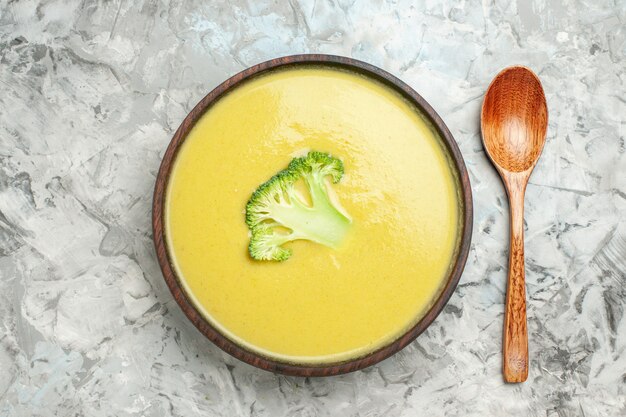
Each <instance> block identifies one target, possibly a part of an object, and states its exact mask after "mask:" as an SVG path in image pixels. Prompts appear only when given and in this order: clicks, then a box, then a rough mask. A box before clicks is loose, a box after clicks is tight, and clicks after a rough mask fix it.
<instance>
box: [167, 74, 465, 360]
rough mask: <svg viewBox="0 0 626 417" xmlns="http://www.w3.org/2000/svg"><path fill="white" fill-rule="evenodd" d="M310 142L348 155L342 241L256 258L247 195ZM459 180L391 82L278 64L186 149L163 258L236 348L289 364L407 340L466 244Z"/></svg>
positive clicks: (198, 128) (175, 171)
mask: <svg viewBox="0 0 626 417" xmlns="http://www.w3.org/2000/svg"><path fill="white" fill-rule="evenodd" d="M308 150H317V151H322V152H328V153H330V154H332V155H333V156H335V157H337V158H340V159H342V160H343V162H344V166H345V175H344V177H343V178H342V180H341V181H340V182H339V183H338V184H335V185H333V189H334V192H335V194H336V196H337V198H338V199H339V201H340V202H341V206H342V207H343V208H344V209H345V211H346V212H347V213H348V214H349V215H350V217H351V218H352V222H353V224H352V226H351V229H350V231H349V235H348V238H347V239H346V241H345V243H344V244H343V246H342V247H340V248H339V249H330V248H328V247H325V246H323V245H319V244H316V243H313V242H309V241H303V240H299V241H295V242H292V243H288V244H286V247H289V248H291V249H292V250H293V255H292V256H291V258H289V259H288V260H286V261H284V262H272V261H255V260H252V259H251V258H250V257H249V255H248V252H247V245H248V241H249V235H248V228H247V226H246V224H245V221H244V211H245V205H246V202H247V201H248V199H249V198H250V195H251V194H252V192H253V191H254V190H255V189H256V188H257V187H258V186H259V185H260V184H262V183H263V182H265V181H266V180H268V179H269V178H270V177H271V176H272V175H274V174H276V173H277V172H278V171H280V170H282V169H284V168H285V167H286V166H287V164H288V163H289V162H290V161H291V159H292V158H293V157H295V156H301V155H305V154H306V152H307V151H308ZM457 182H458V180H457V179H456V177H455V174H454V170H453V169H452V168H451V165H450V162H449V157H448V156H447V153H446V152H445V151H444V149H443V145H442V144H441V142H440V140H439V139H438V138H437V136H436V133H435V132H434V130H433V128H432V127H431V126H430V124H429V123H428V122H427V121H425V120H424V119H423V117H422V116H421V115H420V113H419V112H418V111H417V110H416V109H415V108H414V107H413V106H412V105H411V104H410V103H408V102H407V101H405V100H404V99H403V98H402V97H401V96H400V95H399V94H398V93H397V92H395V91H394V90H392V89H391V88H389V87H387V86H385V85H383V84H382V83H380V82H378V81H375V80H373V79H371V78H368V77H366V76H363V75H359V74H356V73H352V72H349V71H343V70H338V69H333V68H330V67H328V68H325V67H314V66H305V67H299V68H291V69H285V70H280V71H273V72H270V73H269V74H267V75H263V76H259V77H257V78H254V79H253V80H251V81H248V82H246V83H245V84H243V85H241V86H239V87H237V88H236V89H235V90H233V91H232V92H231V93H229V94H228V95H226V96H225V97H223V98H222V99H220V100H219V101H218V102H217V103H216V104H215V105H214V106H213V107H212V108H211V109H209V110H208V111H207V112H206V114H205V115H204V116H202V118H201V119H200V120H199V121H198V123H197V124H196V125H195V127H194V128H193V130H192V131H191V132H190V134H189V136H188V137H187V139H186V140H185V142H184V144H183V146H182V147H181V149H180V151H179V153H178V155H177V157H176V160H175V163H174V166H173V168H172V175H171V178H170V183H169V185H168V190H167V202H166V208H165V220H166V230H165V232H166V236H167V245H168V250H169V255H170V258H171V260H172V263H173V264H174V267H175V270H176V271H177V274H178V276H179V277H180V278H181V281H182V284H183V286H184V288H185V291H186V292H187V294H188V295H189V296H190V298H191V299H192V300H193V302H194V304H195V305H196V307H197V308H198V309H199V310H200V311H201V312H202V313H203V315H204V316H205V317H206V319H207V320H209V321H210V322H211V323H212V324H213V325H214V326H215V327H216V328H218V329H219V330H220V332H222V334H224V335H225V336H227V337H229V338H230V339H231V340H233V341H235V342H236V343H239V344H240V345H243V346H244V347H246V348H247V349H249V350H252V351H255V352H258V353H261V354H263V355H265V356H268V357H271V358H273V359H276V360H280V361H286V362H296V363H328V362H336V361H340V360H347V359H351V358H355V357H358V356H362V355H364V354H367V353H369V352H371V351H373V350H375V349H377V348H379V347H381V346H383V345H385V344H387V343H389V342H391V341H392V340H394V339H396V338H397V337H399V336H401V335H402V333H403V332H405V331H406V330H407V329H408V328H409V327H411V326H412V325H414V324H415V323H416V322H417V321H418V320H419V319H420V318H421V317H422V316H423V314H425V313H426V311H427V309H428V308H429V307H430V306H431V305H432V303H433V301H434V299H435V298H436V297H437V296H438V295H439V292H440V291H441V289H442V287H443V285H444V283H445V279H446V277H447V274H448V273H449V269H450V264H451V260H452V257H453V256H454V253H455V250H456V249H457V247H458V230H459V211H460V210H459V198H458V197H457V191H456V190H457V187H456V184H457Z"/></svg>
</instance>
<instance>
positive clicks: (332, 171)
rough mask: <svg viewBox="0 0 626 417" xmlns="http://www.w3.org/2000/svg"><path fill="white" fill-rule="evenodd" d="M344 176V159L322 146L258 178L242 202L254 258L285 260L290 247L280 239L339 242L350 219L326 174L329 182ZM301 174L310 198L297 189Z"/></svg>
mask: <svg viewBox="0 0 626 417" xmlns="http://www.w3.org/2000/svg"><path fill="white" fill-rule="evenodd" d="M342 176H343V163H342V162H341V161H340V160H339V159H337V158H334V157H333V156H331V155H329V154H326V153H322V152H309V153H308V155H307V156H305V157H301V158H294V159H293V160H292V161H291V163H290V164H289V166H288V167H287V168H286V169H284V170H282V171H280V172H279V173H278V174H276V175H274V176H273V177H272V178H270V180H269V181H267V182H266V183H264V184H262V185H261V186H260V187H259V188H257V190H256V191H255V192H254V193H253V194H252V197H250V201H248V204H247V205H246V223H247V224H248V227H249V228H250V231H251V237H250V245H249V246H248V251H249V252H250V256H251V257H252V258H253V259H257V260H271V261H284V260H286V259H288V258H289V257H290V256H291V250H290V249H287V248H283V247H282V245H283V244H284V243H287V242H291V241H293V240H297V239H306V240H310V241H313V242H317V243H321V244H322V245H326V246H328V247H331V248H337V247H338V246H339V245H340V244H341V242H342V241H343V239H344V238H345V236H346V233H347V232H348V229H349V228H350V224H351V223H352V220H351V219H350V218H349V217H347V216H346V214H344V213H342V212H341V211H340V210H339V209H338V208H337V207H336V206H335V204H334V203H333V201H332V199H331V198H330V196H329V194H328V193H329V190H328V184H327V182H326V177H329V178H330V180H331V182H332V183H333V184H336V183H338V182H339V181H340V180H341V177H342ZM299 180H303V181H304V183H305V184H306V188H307V189H308V191H309V195H310V204H309V203H308V202H306V201H304V200H303V198H302V196H300V195H299V193H298V191H297V190H296V183H297V182H298V181H299Z"/></svg>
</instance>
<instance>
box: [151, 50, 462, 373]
mask: <svg viewBox="0 0 626 417" xmlns="http://www.w3.org/2000/svg"><path fill="white" fill-rule="evenodd" d="M299 65H324V66H335V67H340V68H348V69H350V70H352V71H355V72H358V73H361V74H364V75H366V76H369V77H371V78H374V79H376V80H378V81H380V82H382V83H383V84H385V85H386V86H388V87H390V88H392V89H394V90H395V91H397V92H399V93H400V94H401V95H402V96H403V97H405V99H407V100H408V101H409V102H411V103H412V104H413V105H415V106H416V107H417V108H418V110H419V111H421V112H422V113H423V115H425V116H426V117H427V119H428V120H429V121H430V123H431V124H432V126H433V127H434V128H435V130H436V131H437V133H438V134H439V136H440V138H441V139H442V142H443V143H444V144H445V145H446V148H447V151H448V154H449V156H450V157H451V159H452V162H453V165H454V168H455V169H456V171H457V175H458V180H459V183H460V190H457V192H458V191H460V192H461V196H460V198H459V200H460V201H462V203H463V207H462V210H463V213H462V215H461V216H460V219H461V222H460V227H462V231H461V234H460V236H461V238H460V245H459V249H458V252H457V254H456V258H455V260H454V266H453V267H452V269H451V270H450V272H449V275H448V278H447V281H446V284H445V286H444V288H443V290H441V292H440V294H439V296H438V297H437V299H436V300H435V302H434V303H433V304H432V305H431V307H430V308H429V310H428V312H427V313H426V314H425V315H424V316H423V317H422V318H421V319H420V320H419V321H418V322H417V323H415V324H414V325H413V326H412V327H411V328H410V329H408V330H407V331H406V332H405V333H404V334H403V335H402V336H400V337H399V338H397V339H395V340H394V341H393V342H391V343H388V344H386V345H385V346H383V347H381V348H379V349H377V350H375V351H374V352H371V353H369V354H366V355H365V356H361V357H358V358H354V359H350V360H347V361H343V362H338V363H328V364H296V363H287V362H281V361H278V360H275V359H271V358H268V357H264V356H262V355H260V354H259V353H257V352H253V351H251V350H248V349H246V348H244V347H242V346H240V345H238V344H237V343H235V342H234V341H232V340H230V339H229V338H227V337H226V336H224V335H222V334H221V333H220V332H219V331H218V330H217V329H216V328H215V327H213V325H212V324H211V323H210V322H209V321H208V320H206V319H205V318H204V317H203V315H202V313H200V311H199V310H198V309H196V307H195V306H194V304H193V302H192V301H191V300H190V298H189V297H188V296H187V295H186V294H185V291H184V289H183V286H182V284H181V283H180V282H179V279H178V277H177V275H176V272H175V268H174V267H173V265H172V262H171V261H170V256H169V253H168V249H167V244H166V239H165V231H164V218H163V214H164V207H165V198H166V189H167V185H168V183H169V179H170V174H171V168H172V166H173V163H174V161H175V158H176V154H177V152H178V150H179V149H180V147H181V145H182V144H183V142H184V140H185V138H186V137H187V135H188V133H189V132H190V131H191V129H192V128H193V127H194V125H195V123H196V122H197V121H198V120H199V119H200V118H201V117H202V115H203V114H204V113H205V112H206V111H207V110H208V109H209V108H210V107H211V106H212V105H213V104H214V103H215V102H217V100H219V99H220V98H221V97H222V96H224V95H225V94H227V93H228V92H230V91H231V90H233V89H234V88H236V87H238V86H240V85H241V84H242V83H244V82H245V81H247V80H249V79H251V78H253V77H256V76H258V75H260V74H264V73H267V72H268V71H272V70H275V69H278V68H286V67H291V66H299ZM472 222H473V205H472V190H471V186H470V181H469V176H468V172H467V169H466V167H465V163H464V160H463V157H462V155H461V152H460V150H459V148H458V146H457V144H456V141H455V140H454V138H453V136H452V133H450V130H449V129H448V127H447V126H446V124H445V123H444V122H443V120H442V119H441V117H440V116H439V115H438V114H437V112H436V111H435V110H434V109H433V108H432V107H431V106H430V104H428V102H427V101H426V100H425V99H424V98H422V96H420V95H419V94H418V93H417V92H416V91H415V90H413V89H412V88H411V87H410V86H409V85H407V84H406V83H404V82H403V81H401V80H400V79H398V78H397V77H395V76H393V75H392V74H390V73H388V72H387V71H385V70H383V69H381V68H378V67H376V66H374V65H372V64H368V63H366V62H363V61H359V60H356V59H353V58H348V57H343V56H337V55H325V54H299V55H291V56H285V57H280V58H275V59H271V60H269V61H265V62H262V63H260V64H257V65H254V66H252V67H249V68H247V69H245V70H243V71H241V72H239V73H237V74H235V75H233V76H232V77H230V78H228V79H227V80H226V81H224V82H223V83H221V84H220V85H218V86H217V87H215V88H214V89H213V90H212V91H211V92H210V93H209V94H207V95H206V96H205V97H204V98H203V99H202V100H200V102H198V104H196V106H195V107H194V108H193V109H192V110H191V111H190V112H189V114H188V115H187V116H186V117H185V119H184V120H183V121H182V123H181V125H180V126H179V128H178V129H177V130H176V132H175V134H174V136H173V137H172V139H171V141H170V143H169V145H168V147H167V150H166V151H165V154H164V155H163V159H162V161H161V166H160V168H159V172H158V175H157V178H156V184H155V187H154V195H153V203H152V228H153V240H154V245H155V249H156V254H157V259H158V262H159V265H160V267H161V271H162V273H163V278H164V279H165V282H166V283H167V286H168V288H169V290H170V292H171V293H172V296H173V297H174V299H175V300H176V302H177V303H178V305H179V306H180V308H181V309H182V310H183V313H185V315H186V316H187V318H188V319H189V320H190V321H191V322H192V323H193V324H194V325H195V327H196V328H197V329H198V330H199V331H200V332H201V333H202V334H203V335H204V336H206V337H207V338H208V339H209V340H210V341H211V342H213V343H214V344H215V345H217V346H218V347H219V348H220V349H222V350H223V351H224V352H226V353H228V354H230V355H231V356H234V357H235V358H237V359H239V360H241V361H243V362H246V363H248V364H250V365H253V366H255V367H257V368H260V369H264V370H266V371H271V372H276V373H281V374H285V375H294V376H302V377H309V376H332V375H339V374H344V373H348V372H353V371H356V370H359V369H363V368H366V367H368V366H371V365H374V364H376V363H378V362H380V361H382V360H384V359H386V358H388V357H389V356H391V355H393V354H395V353H397V352H398V351H400V350H402V349H403V348H404V347H406V346H407V345H408V344H409V343H411V342H412V341H413V340H415V338H417V336H419V335H420V334H421V333H422V332H423V331H424V330H426V328H427V327H428V326H430V324H431V323H432V322H433V321H434V320H435V318H436V317H437V316H438V315H439V314H440V313H441V311H442V310H443V308H444V307H445V305H446V304H447V302H448V300H449V299H450V297H451V296H452V293H453V292H454V290H455V289H456V286H457V284H458V282H459V280H460V278H461V274H462V273H463V269H464V267H465V263H466V261H467V257H468V253H469V249H470V244H471V236H472Z"/></svg>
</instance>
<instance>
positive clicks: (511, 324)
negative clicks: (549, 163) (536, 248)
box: [480, 67, 548, 382]
mask: <svg viewBox="0 0 626 417" xmlns="http://www.w3.org/2000/svg"><path fill="white" fill-rule="evenodd" d="M480 126H481V130H482V136H483V146H484V147H485V150H486V151H487V154H488V155H489V158H490V159H491V162H492V163H493V165H494V166H495V167H496V170H497V171H498V173H499V174H500V177H502V182H504V186H505V188H506V192H507V194H508V196H509V209H510V214H511V221H510V238H511V246H510V251H509V280H508V287H507V293H506V314H505V316H504V317H505V318H504V343H503V362H502V368H503V369H502V370H503V373H504V380H505V381H506V382H524V381H526V378H527V377H528V332H527V329H526V284H525V281H524V276H525V273H524V192H525V190H526V184H527V183H528V178H529V177H530V173H531V172H532V170H533V168H534V167H535V164H536V163H537V160H538V159H539V155H540V154H541V150H542V149H543V144H544V142H545V137H546V129H547V127H548V109H547V106H546V98H545V96H544V94H543V88H542V87H541V81H539V78H538V77H537V76H536V75H535V74H534V73H533V72H532V71H531V70H529V69H528V68H525V67H509V68H506V69H504V70H503V71H501V72H500V73H499V74H498V75H497V76H496V78H494V80H493V81H492V82H491V85H490V86H489V89H488V90H487V94H486V95H485V101H484V102H483V108H482V115H481V124H480Z"/></svg>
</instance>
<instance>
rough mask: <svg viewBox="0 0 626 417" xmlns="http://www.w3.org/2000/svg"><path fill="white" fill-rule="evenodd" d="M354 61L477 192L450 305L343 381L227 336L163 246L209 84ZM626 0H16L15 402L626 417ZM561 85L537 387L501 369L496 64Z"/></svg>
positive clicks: (5, 73)
mask: <svg viewBox="0 0 626 417" xmlns="http://www.w3.org/2000/svg"><path fill="white" fill-rule="evenodd" d="M303 52H320V53H331V54H339V55H346V56H351V57H354V58H358V59H361V60H364V61H367V62H370V63H373V64H375V65H378V66H380V67H382V68H384V69H386V70H388V71H390V72H391V73H393V74H395V75H397V76H398V77H400V78H401V79H402V80H404V81H406V82H407V83H409V84H410V85H411V86H413V87H414V88H415V89H416V90H417V91H418V92H419V93H421V94H422V95H423V96H424V97H425V98H426V99H427V100H428V101H429V102H430V103H431V104H432V105H433V107H434V108H435V109H436V110H437V111H438V112H439V113H440V114H441V116H442V117H443V119H444V120H445V122H446V123H447V124H448V126H449V127H450V130H451V131H452V133H453V135H454V136H455V138H456V140H457V142H458V144H459V147H460V148H461V151H462V153H463V156H464V158H465V161H466V163H467V166H468V169H469V172H470V176H471V181H472V187H473V192H474V204H475V219H474V236H473V243H472V249H471V252H470V256H469V260H468V263H467V267H466V269H465V273H464V274H463V277H462V279H461V282H460V285H459V287H458V289H457V291H456V293H455V294H454V295H453V297H452V299H451V301H450V303H449V305H448V306H447V307H446V309H445V311H444V312H443V313H442V314H441V315H440V316H439V318H438V319H437V320H436V322H435V323H434V324H433V325H432V326H431V327H430V328H429V330H428V331H427V332H426V333H424V334H423V335H422V336H420V337H419V339H418V340H417V341H416V342H414V343H413V344H411V345H410V346H409V347H408V348H406V349H405V350H404V351H402V352H401V353H399V354H397V355H395V356H393V357H392V358H390V359H388V360H386V361H384V362H383V363H381V364H379V365H377V366H374V367H372V368H369V369H367V370H365V371H361V372H356V373H353V374H349V375H345V376H341V377H335V378H327V379H301V378H291V377H283V376H277V375H273V374H271V373H267V372H264V371H260V370H257V369H255V368H253V367H251V366H248V365H246V364H243V363H241V362H239V361H237V360H235V359H233V358H231V357H229V356H228V355H226V354H224V353H222V352H221V351H220V350H219V349H217V348H216V347H214V346H213V345H211V344H210V343H209V342H208V341H207V340H206V339H205V338H204V337H203V336H202V335H201V334H200V333H199V332H198V331H196V330H195V328H194V327H193V326H192V325H191V324H189V323H188V322H187V320H186V319H185V317H184V315H183V314H182V313H181V311H180V310H179V308H178V306H177V304H176V303H175V302H174V301H173V299H172V297H171V295H170V293H169V292H168V290H167V288H166V287H165V285H164V282H163V279H162V277H161V273H160V270H159V267H158V265H157V262H156V260H155V254H154V250H153V246H152V241H151V227H150V215H151V213H150V210H151V198H152V189H153V185H154V180H155V174H156V172H157V169H158V166H159V162H160V159H161V157H162V155H163V152H164V149H165V147H166V146H167V144H168V142H169V140H170V138H171V136H172V134H173V132H174V131H175V129H176V128H177V126H178V124H179V123H180V122H181V120H182V118H183V117H184V116H185V114H186V113H187V112H188V111H189V110H190V109H191V108H192V107H193V105H195V103H196V102H197V101H198V100H199V99H200V98H201V97H203V96H204V95H205V94H206V93H207V92H208V91H209V90H210V89H211V88H213V87H215V86H216V85H217V84H218V83H220V82H221V81H223V80H224V79H226V78H227V77H229V76H230V75H232V74H234V73H236V72H238V71H240V70H242V69H244V68H246V67H248V66H250V65H252V64H255V63H258V62H261V61H263V60H266V59H269V58H273V57H277V56H281V55H287V54H292V53H303ZM625 57H626V3H625V2H624V1H621V0H615V1H613V0H610V1H609V0H555V1H550V0H544V1H535V2H531V1H526V0H517V2H515V1H510V2H509V1H507V2H504V1H502V2H501V1H491V0H484V1H482V2H479V1H470V0H468V1H463V0H458V1H445V2H443V3H440V2H437V1H419V2H409V1H389V2H384V3H383V2H379V1H376V0H370V1H355V0H329V1H322V0H320V1H317V2H306V1H299V0H290V1H252V0H251V1H249V2H245V1H233V2H227V1H219V2H206V1H205V2H202V1H193V2H192V1H189V2H187V1H180V0H179V1H171V2H170V1H165V0H153V1H123V0H114V1H100V2H97V1H82V2H78V1H45V2H41V3H37V2H36V1H7V0H0V415H1V416H83V415H84V416H195V415H202V416H227V417H232V416H271V417H275V416H302V417H304V416H306V417H313V416H390V417H395V416H418V415H424V416H435V415H438V416H439V415H447V416H474V415H475V416H490V415H494V416H502V415H509V414H511V415H524V416H587V417H590V416H617V415H626V319H625V318H624V310H625V300H626V156H625V152H626V151H625V149H626V145H625V132H626V130H625V127H624V124H625V114H626V100H625V97H626V94H625V93H626V87H625V83H626V59H625ZM512 64H523V65H527V66H529V67H531V68H532V69H534V70H535V71H536V72H537V73H538V74H539V76H540V77H541V80H542V82H543V84H544V88H545V90H546V93H547V99H548V107H549V113H550V125H549V130H548V137H547V143H546V146H545V149H544V152H543V155H542V158H541V160H540V162H539V165H538V166H537V169H536V171H535V173H534V174H533V176H532V178H531V184H530V185H529V187H528V191H527V200H526V256H527V257H526V261H527V287H528V299H529V306H528V314H529V333H530V355H531V358H532V360H531V366H530V377H529V379H528V381H527V382H526V383H525V384H523V385H506V384H504V383H503V381H502V378H501V374H500V372H501V370H500V360H501V355H500V350H501V333H502V318H503V314H502V313H503V300H504V291H505V276H506V270H507V257H506V256H507V255H506V253H507V252H506V246H507V245H506V241H507V233H508V218H507V203H506V196H505V193H504V190H503V188H502V186H501V184H500V180H499V178H498V177H497V175H496V173H495V171H494V170H493V169H492V167H491V166H490V165H489V163H488V161H487V158H486V157H485V153H484V152H483V149H482V146H481V142H480V134H479V109H480V105H481V101H482V97H483V94H484V92H485V89H486V87H487V85H488V83H489V81H490V80H491V78H492V77H493V76H494V75H495V74H496V73H497V72H498V71H499V70H500V69H501V68H503V67H505V66H508V65H512Z"/></svg>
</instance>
